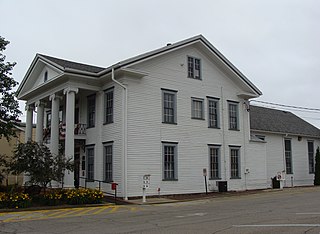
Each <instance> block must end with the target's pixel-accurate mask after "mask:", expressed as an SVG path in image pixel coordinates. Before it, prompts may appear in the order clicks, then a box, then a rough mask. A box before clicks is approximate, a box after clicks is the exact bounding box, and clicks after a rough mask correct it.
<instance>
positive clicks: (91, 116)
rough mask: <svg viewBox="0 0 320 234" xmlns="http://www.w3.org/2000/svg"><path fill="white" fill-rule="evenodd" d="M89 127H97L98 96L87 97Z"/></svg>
mask: <svg viewBox="0 0 320 234" xmlns="http://www.w3.org/2000/svg"><path fill="white" fill-rule="evenodd" d="M87 110H88V118H87V127H88V128H92V127H94V126H95V119H96V117H95V115H96V95H90V96H88V97H87Z"/></svg>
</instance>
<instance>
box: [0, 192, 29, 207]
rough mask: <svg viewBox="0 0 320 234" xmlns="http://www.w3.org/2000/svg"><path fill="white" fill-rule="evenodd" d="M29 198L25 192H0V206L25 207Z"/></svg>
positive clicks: (27, 205)
mask: <svg viewBox="0 0 320 234" xmlns="http://www.w3.org/2000/svg"><path fill="white" fill-rule="evenodd" d="M30 205H31V198H30V197H29V195H28V194H26V193H0V208H26V207H29V206H30Z"/></svg>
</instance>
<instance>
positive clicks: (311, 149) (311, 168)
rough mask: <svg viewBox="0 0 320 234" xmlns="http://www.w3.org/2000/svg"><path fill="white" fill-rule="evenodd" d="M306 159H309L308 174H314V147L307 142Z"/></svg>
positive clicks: (311, 142)
mask: <svg viewBox="0 0 320 234" xmlns="http://www.w3.org/2000/svg"><path fill="white" fill-rule="evenodd" d="M308 158H309V173H310V174H313V173H314V170H315V168H314V146H313V141H308Z"/></svg>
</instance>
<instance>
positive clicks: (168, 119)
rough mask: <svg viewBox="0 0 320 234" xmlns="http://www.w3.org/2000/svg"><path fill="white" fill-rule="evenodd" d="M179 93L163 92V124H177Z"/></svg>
mask: <svg viewBox="0 0 320 234" xmlns="http://www.w3.org/2000/svg"><path fill="white" fill-rule="evenodd" d="M176 96H177V92H176V91H171V90H162V106H163V107H162V108H163V110H162V122H163V123H170V124H176V123H177V100H176Z"/></svg>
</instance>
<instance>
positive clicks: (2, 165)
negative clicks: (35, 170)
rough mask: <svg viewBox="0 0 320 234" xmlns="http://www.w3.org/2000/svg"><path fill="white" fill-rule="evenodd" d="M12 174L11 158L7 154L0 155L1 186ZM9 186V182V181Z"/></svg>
mask: <svg viewBox="0 0 320 234" xmlns="http://www.w3.org/2000/svg"><path fill="white" fill-rule="evenodd" d="M9 173H10V158H9V157H8V156H7V155H5V154H0V184H1V183H2V181H3V180H4V179H5V178H7V179H8V175H9ZM7 185H8V180H7Z"/></svg>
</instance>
